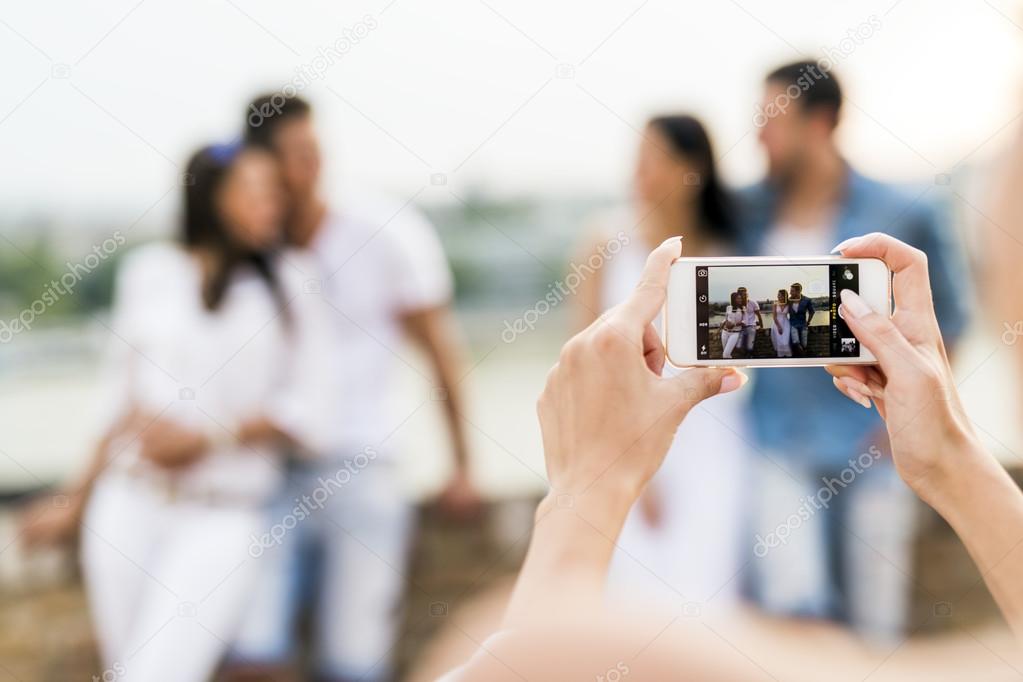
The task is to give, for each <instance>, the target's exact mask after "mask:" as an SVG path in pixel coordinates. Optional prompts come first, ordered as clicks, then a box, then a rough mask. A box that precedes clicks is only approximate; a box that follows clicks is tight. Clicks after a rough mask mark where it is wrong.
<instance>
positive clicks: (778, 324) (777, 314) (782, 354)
mask: <svg viewBox="0 0 1023 682" xmlns="http://www.w3.org/2000/svg"><path fill="white" fill-rule="evenodd" d="M791 309H792V308H791V305H790V303H789V292H787V291H785V290H784V289H778V297H777V298H776V299H775V301H774V305H773V306H772V308H771V318H772V323H771V345H772V346H774V354H775V355H777V356H778V357H779V358H791V357H792V339H791V338H790V333H791V332H790V329H791V327H790V324H791V323H790V322H789V313H790V312H791Z"/></svg>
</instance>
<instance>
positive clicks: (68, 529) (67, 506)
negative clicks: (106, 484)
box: [18, 492, 84, 548]
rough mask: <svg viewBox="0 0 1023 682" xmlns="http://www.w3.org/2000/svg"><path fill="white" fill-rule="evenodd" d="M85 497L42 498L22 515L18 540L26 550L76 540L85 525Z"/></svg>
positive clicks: (30, 502) (58, 496) (74, 495)
mask: <svg viewBox="0 0 1023 682" xmlns="http://www.w3.org/2000/svg"><path fill="white" fill-rule="evenodd" d="M83 506H84V496H83V495H82V494H81V493H75V492H72V493H68V494H57V495H41V496H39V497H36V498H34V499H32V500H31V501H29V503H28V504H26V505H25V507H24V508H22V509H21V510H20V511H19V513H18V536H19V537H20V538H21V543H22V545H24V546H25V547H26V548H34V547H43V546H51V545H63V544H67V543H70V542H71V541H73V540H74V538H75V536H76V535H77V533H78V527H79V525H80V524H81V521H82V510H83Z"/></svg>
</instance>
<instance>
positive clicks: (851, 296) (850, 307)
mask: <svg viewBox="0 0 1023 682" xmlns="http://www.w3.org/2000/svg"><path fill="white" fill-rule="evenodd" d="M839 296H840V297H841V299H842V314H843V315H849V316H850V317H853V318H856V317H863V316H864V315H869V314H870V306H869V305H867V302H866V301H864V300H863V299H862V298H860V297H859V294H857V293H856V292H855V291H853V290H852V289H842V292H841V293H840V294H839Z"/></svg>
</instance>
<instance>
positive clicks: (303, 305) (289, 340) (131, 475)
mask: <svg viewBox="0 0 1023 682" xmlns="http://www.w3.org/2000/svg"><path fill="white" fill-rule="evenodd" d="M291 258H298V256H291ZM279 279H280V280H281V286H282V289H283V292H284V297H285V300H290V303H289V304H288V310H289V311H290V326H289V330H285V327H284V325H283V323H282V322H281V317H280V316H279V314H278V308H277V306H276V303H275V301H274V300H273V298H272V296H271V294H270V292H269V289H268V288H267V286H266V285H265V284H264V282H263V281H262V280H260V279H258V278H257V276H256V275H255V274H254V273H251V272H239V273H238V274H237V275H236V276H235V277H234V279H233V280H232V282H231V284H230V286H229V287H228V290H227V293H226V295H225V297H224V299H223V301H222V302H221V305H220V307H219V309H218V310H216V311H214V312H210V311H207V310H206V309H205V307H204V306H203V303H202V300H201V296H200V291H201V273H200V269H199V266H198V262H197V261H196V260H194V259H193V257H192V256H190V255H189V254H187V253H186V252H185V251H184V250H182V249H181V248H179V247H177V246H172V245H167V244H160V245H151V246H145V247H141V248H140V249H138V250H136V251H135V252H133V253H131V254H129V255H128V256H127V257H126V258H125V261H124V263H123V265H122V266H121V268H120V270H119V272H118V278H117V285H116V291H115V299H114V309H113V315H112V319H111V322H110V329H111V337H110V343H111V345H112V351H113V353H112V358H111V360H112V362H111V374H112V381H111V382H110V386H109V388H110V389H111V396H110V400H108V402H107V404H108V406H109V412H110V416H111V418H112V419H113V418H116V417H117V416H118V415H121V414H123V413H124V411H125V410H127V409H128V408H129V407H130V406H135V407H137V408H139V409H141V410H144V411H145V412H146V413H148V414H152V415H159V416H161V417H163V418H167V419H174V420H176V421H178V422H180V423H182V424H184V425H187V426H191V427H193V428H194V429H196V430H199V431H202V432H204V433H208V432H216V430H217V429H220V428H224V429H233V428H235V427H237V425H238V424H239V423H240V422H242V421H243V420H245V419H247V418H251V417H256V416H259V415H267V416H269V417H271V418H272V419H273V420H274V422H275V424H276V425H277V426H278V427H279V428H281V429H283V430H284V431H286V432H288V433H289V434H290V435H291V436H293V437H294V438H295V439H296V440H297V441H299V442H300V443H302V444H303V445H305V446H307V447H308V448H309V449H310V450H320V449H325V448H327V447H329V440H328V439H329V437H330V436H329V433H330V432H329V417H330V415H329V412H328V411H327V407H326V406H327V405H328V400H327V396H328V395H329V390H330V386H329V385H328V384H327V383H326V381H325V379H324V378H323V377H325V376H327V374H326V373H325V372H324V371H323V370H324V367H326V366H328V363H329V362H330V358H329V355H328V354H327V351H328V348H329V346H328V339H327V338H326V336H325V335H324V333H323V331H322V330H321V329H319V328H318V325H319V324H320V323H319V322H317V320H320V319H323V316H322V314H321V313H320V309H319V307H318V306H319V304H318V303H317V302H315V301H314V300H313V299H312V297H310V296H309V295H308V294H305V293H303V291H302V289H301V284H300V282H298V281H296V279H295V277H294V276H292V275H289V274H288V271H287V270H286V269H284V268H282V269H281V271H280V273H279ZM126 440H127V442H125V441H126ZM109 454H110V459H109V464H108V466H107V467H106V469H105V470H104V472H103V473H102V474H101V475H100V477H99V478H98V479H97V481H96V484H95V487H94V489H93V491H92V493H91V495H90V498H89V502H88V505H87V507H86V510H85V515H84V519H83V524H82V526H83V532H82V536H83V538H82V548H81V553H82V567H83V573H84V578H85V587H86V590H87V593H88V596H89V603H90V607H91V611H92V617H93V621H94V624H95V627H96V632H97V636H98V640H99V644H100V650H101V654H102V657H103V660H104V665H105V667H112V666H121V667H122V668H123V675H121V676H120V677H121V678H122V679H124V680H156V679H166V680H182V681H185V682H188V681H190V680H206V679H210V678H211V677H212V675H213V672H214V670H215V668H216V666H217V664H218V662H219V660H220V658H221V656H222V654H223V651H224V649H225V647H226V644H225V643H226V642H229V641H230V640H231V638H232V636H233V633H234V630H235V628H236V627H237V625H238V622H239V619H240V617H241V615H242V613H243V607H244V606H245V604H246V602H247V601H248V600H250V599H251V598H252V586H253V584H254V582H255V579H256V578H257V576H258V569H259V562H258V561H255V560H254V559H253V558H252V552H251V543H252V542H253V538H254V537H257V536H258V535H259V534H261V533H263V532H265V530H266V528H265V526H266V525H267V521H266V518H265V516H264V514H265V511H264V509H263V505H264V503H265V502H266V501H267V500H268V499H270V497H271V496H272V495H273V494H274V493H276V492H277V491H278V489H279V487H280V486H281V484H282V480H283V479H282V470H281V461H280V457H279V454H278V453H277V452H276V451H275V450H274V449H272V448H269V447H260V446H221V447H218V448H216V449H214V450H212V451H211V452H208V453H206V454H205V455H204V456H203V457H202V459H200V460H199V461H198V462H196V463H195V464H192V465H190V466H188V467H187V468H185V469H183V470H181V471H180V472H177V473H169V472H167V471H166V470H163V469H158V468H157V467H155V466H154V465H152V464H149V463H147V462H146V461H144V460H142V459H141V457H140V454H139V448H138V443H137V440H129V439H127V438H122V439H121V442H116V441H115V443H114V444H113V445H112V447H111V449H110V453H109ZM115 669H116V668H115Z"/></svg>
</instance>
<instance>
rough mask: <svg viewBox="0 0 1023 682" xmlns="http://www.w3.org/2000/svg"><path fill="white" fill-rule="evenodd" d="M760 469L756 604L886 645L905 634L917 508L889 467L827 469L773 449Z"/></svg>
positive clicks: (884, 462) (879, 463)
mask: <svg viewBox="0 0 1023 682" xmlns="http://www.w3.org/2000/svg"><path fill="white" fill-rule="evenodd" d="M868 454H869V453H868ZM854 457H855V456H854ZM756 469H757V480H758V481H759V484H758V486H757V492H756V495H755V497H754V500H755V501H754V504H753V505H752V506H753V510H752V511H753V513H752V515H751V519H750V521H751V525H752V528H751V530H752V533H751V535H752V537H751V539H750V546H751V547H752V552H751V553H752V556H751V568H752V574H751V577H752V581H751V584H750V585H749V587H751V588H752V592H753V594H752V596H753V598H754V600H755V602H756V603H758V604H759V605H760V606H762V607H763V608H764V609H765V610H766V611H767V612H768V613H772V614H776V615H782V616H800V617H810V618H826V619H830V620H835V621H838V622H841V623H845V624H848V625H849V626H851V627H852V628H853V629H854V630H856V631H857V632H858V633H859V634H860V635H863V636H866V637H868V638H871V639H875V640H880V641H882V642H884V643H888V642H892V641H897V640H898V639H899V638H900V637H901V636H903V635H904V634H905V629H906V621H907V617H908V610H909V599H910V596H911V591H912V584H911V582H912V579H911V578H910V577H909V576H910V575H911V572H912V563H913V535H914V533H915V530H916V522H915V519H916V514H915V512H916V508H915V499H914V496H913V495H912V493H910V492H909V489H908V488H906V486H905V485H904V484H903V483H902V481H901V480H899V478H898V476H897V474H896V473H895V469H894V467H893V466H892V465H891V461H890V460H888V459H880V458H879V459H876V461H873V462H872V463H871V464H870V466H869V467H868V468H866V469H861V470H860V472H859V473H856V471H854V470H853V468H852V467H847V468H845V469H842V470H839V471H823V470H820V469H818V468H816V467H815V466H814V465H813V464H812V463H809V462H805V463H800V462H794V461H792V460H791V459H790V458H788V457H786V455H785V453H782V452H778V451H771V452H769V453H764V456H762V457H760V458H759V464H758V466H757V467H756Z"/></svg>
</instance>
